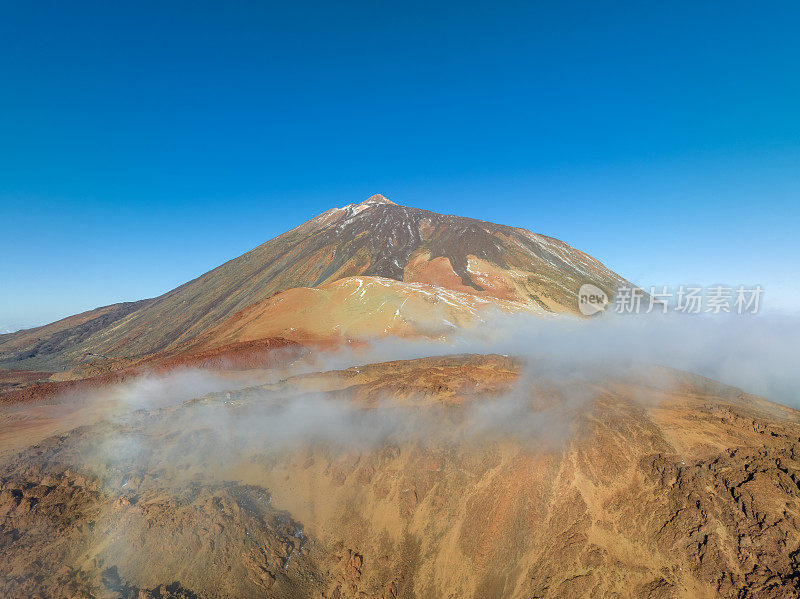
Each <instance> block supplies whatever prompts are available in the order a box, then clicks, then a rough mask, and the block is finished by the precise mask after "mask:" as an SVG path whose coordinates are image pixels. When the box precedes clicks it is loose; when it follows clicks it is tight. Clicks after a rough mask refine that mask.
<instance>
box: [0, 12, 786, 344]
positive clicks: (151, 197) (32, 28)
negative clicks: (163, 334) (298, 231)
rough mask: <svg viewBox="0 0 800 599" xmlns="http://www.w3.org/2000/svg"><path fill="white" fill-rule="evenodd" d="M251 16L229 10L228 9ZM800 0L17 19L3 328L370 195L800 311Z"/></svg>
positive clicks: (2, 220)
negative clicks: (723, 286)
mask: <svg viewBox="0 0 800 599" xmlns="http://www.w3.org/2000/svg"><path fill="white" fill-rule="evenodd" d="M234 4H235V5H234ZM798 22H800V5H798V4H797V3H789V2H787V3H770V2H767V3H752V2H748V3H744V2H726V3H722V2H706V3H698V2H691V3H689V2H686V3H683V2H670V3H614V4H613V5H612V4H604V3H598V2H552V3H538V2H530V1H529V2H502V3H480V4H477V3H464V2H459V3H438V4H435V5H433V6H432V5H431V3H414V2H403V3H387V2H347V3H308V2H305V3H304V2H295V3H271V2H252V3H248V2H241V3H223V2H215V3H210V2H202V1H201V2H190V3H189V2H186V3H181V2H171V3H148V2H137V3H110V2H97V3H82V2H76V3H70V4H68V5H67V4H64V3H61V2H39V3H30V2H21V1H6V2H3V3H2V4H1V5H0V86H2V87H0V91H1V92H2V93H0V227H1V229H0V230H1V231H2V235H1V236H0V250H2V256H3V258H2V260H1V261H0V281H2V293H0V329H3V328H6V329H7V328H15V327H19V326H23V325H34V324H41V323H44V322H47V321H51V320H54V319H56V318H59V317H62V316H66V315H68V314H72V313H75V312H79V311H82V310H86V309H90V308H93V307H96V306H99V305H105V304H109V303H113V302H117V301H123V300H134V299H140V298H143V297H152V296H155V295H158V294H160V293H163V292H165V291H167V290H169V289H171V288H173V287H175V286H177V285H179V284H181V283H183V282H185V281H186V280H188V279H191V278H193V277H196V276H197V275H199V274H202V273H203V272H205V271H207V270H209V269H211V268H212V267H214V266H216V265H218V264H220V263H222V262H224V261H226V260H228V259H230V258H233V257H235V256H237V255H239V254H241V253H243V252H245V251H247V250H249V249H252V248H253V247H254V246H256V245H258V244H259V243H261V242H263V241H265V240H267V239H269V238H271V237H273V236H275V235H277V234H279V233H281V232H283V231H284V230H286V229H288V228H291V227H293V226H295V225H297V224H298V223H300V222H302V221H304V220H306V219H308V218H310V217H312V216H314V215H315V214H317V213H319V212H322V211H324V210H326V209H328V208H330V207H332V206H341V205H344V204H347V203H350V202H358V201H360V200H362V199H364V198H366V197H367V196H369V195H372V194H373V193H383V194H384V195H386V196H387V197H389V198H390V199H392V200H394V201H396V202H398V203H401V204H406V205H410V206H418V207H423V208H427V209H430V210H435V211H437V212H446V213H455V214H460V215H464V216H472V217H477V218H483V219H486V220H490V221H494V222H501V223H506V224H512V225H517V226H523V227H526V228H529V229H531V230H534V231H536V232H540V233H545V234H548V235H553V236H555V237H558V238H561V239H564V240H565V241H567V242H569V243H571V244H573V245H574V246H576V247H578V248H580V249H582V250H584V251H586V252H588V253H590V254H592V255H594V256H595V257H597V258H598V259H600V260H602V261H603V262H605V263H606V264H607V265H608V266H609V267H611V268H612V269H614V270H616V271H617V272H619V273H620V274H622V275H623V276H626V277H628V278H630V279H632V280H634V281H635V282H637V283H639V284H642V285H650V284H656V285H661V284H680V283H686V284H695V283H698V284H716V283H731V284H739V283H746V284H754V283H760V284H762V285H763V286H764V288H765V294H764V302H765V305H766V306H769V305H770V304H771V305H772V306H773V307H780V308H782V309H789V310H796V309H798V308H800V299H798V298H800V283H798V282H797V281H795V280H793V279H794V277H796V275H797V273H798V268H797V266H796V261H797V257H798V254H799V253H800V251H799V250H800V242H798V230H800V229H799V228H798V225H800V168H799V167H800V109H798V107H800V75H799V73H800V69H798V65H800V35H798V30H797V23H798Z"/></svg>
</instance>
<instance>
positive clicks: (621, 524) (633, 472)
mask: <svg viewBox="0 0 800 599" xmlns="http://www.w3.org/2000/svg"><path fill="white" fill-rule="evenodd" d="M550 373H552V369H551V368H549V367H548V366H547V365H546V364H545V365H543V366H542V367H541V368H537V367H536V364H535V363H530V362H528V363H525V362H520V361H517V360H515V359H513V358H508V357H503V356H476V355H463V356H447V357H437V358H423V359H417V360H404V361H396V362H386V363H382V364H372V365H366V366H360V367H357V368H355V367H354V368H349V369H346V370H340V371H328V372H311V373H307V374H304V375H299V376H294V377H289V378H283V379H281V380H280V381H277V382H275V383H271V384H268V385H262V386H258V387H251V388H246V389H241V390H232V392H221V393H216V394H211V395H206V396H204V397H201V398H198V399H193V400H189V401H186V402H184V403H181V404H179V405H174V406H167V407H164V408H148V409H140V407H141V406H139V404H137V405H136V408H137V409H136V412H135V413H131V414H126V413H125V412H121V413H118V414H115V417H114V418H107V419H106V420H104V421H98V419H97V418H95V417H94V415H95V414H94V412H93V409H92V406H91V402H87V403H84V404H73V405H72V406H65V409H70V408H71V409H73V410H80V409H83V410H84V411H85V412H86V413H85V414H84V415H83V416H81V415H80V414H78V415H75V416H74V418H73V419H72V420H71V422H72V424H71V425H70V426H69V427H68V428H67V430H64V429H62V428H61V426H62V423H63V419H62V420H60V421H59V420H58V419H52V418H50V419H49V420H48V419H47V418H46V416H47V415H46V414H43V413H41V412H40V411H39V410H40V408H39V406H36V405H27V406H24V407H22V408H21V409H19V410H17V411H12V412H7V413H5V414H4V417H3V418H2V420H0V464H1V465H2V468H3V473H4V474H3V477H2V480H1V481H0V549H2V550H0V595H2V596H5V597H31V598H34V597H43V596H46V597H130V598H131V599H132V598H134V597H146V598H156V597H160V598H162V599H163V598H164V597H197V598H200V597H202V598H216V597H274V598H282V597H293V598H295V597H314V598H319V597H328V598H331V599H332V598H339V599H348V598H352V599H356V598H361V597H380V598H383V599H422V598H428V597H474V598H480V599H494V598H497V599H500V598H516V597H519V598H526V599H528V598H531V597H548V598H565V599H572V598H574V597H636V598H647V599H665V598H672V597H675V598H686V599H690V598H691V599H698V598H708V599H711V598H712V597H730V598H731V599H733V598H742V597H759V598H774V599H778V598H787V597H797V596H798V592H797V589H798V571H800V527H798V521H800V486H798V482H797V481H798V480H799V479H800V459H798V456H799V455H800V443H798V439H800V414H798V412H796V411H795V410H791V409H789V408H784V407H781V406H777V405H775V404H771V403H769V402H767V401H765V400H762V399H760V398H757V397H753V396H749V395H746V394H744V393H743V392H741V391H740V390H738V389H734V388H731V387H727V386H725V385H722V384H719V383H715V382H713V381H709V380H707V379H702V378H701V377H698V376H694V375H689V374H685V373H678V372H672V371H664V370H662V369H653V370H652V371H650V370H648V371H645V372H641V373H635V372H633V371H628V372H626V373H625V374H624V375H621V376H616V377H606V376H599V377H592V376H588V377H587V373H586V372H579V373H573V374H577V376H570V375H566V376H565V371H564V370H560V371H559V373H558V376H557V377H551V376H550ZM509 399H513V401H512V402H511V403H509ZM145 405H147V404H145ZM303 406H307V408H306V409H303ZM107 408H108V401H107V400H105V399H104V400H103V401H102V402H100V403H99V405H98V406H95V407H94V410H101V409H107ZM475 410H477V412H476V411H475ZM470 415H472V416H473V417H471V416H470ZM476 415H477V416H480V417H479V418H477V419H475V418H474V416H476ZM37 421H39V422H42V421H44V422H43V423H42V426H44V427H49V430H50V432H49V434H47V433H45V432H42V435H41V436H42V437H43V438H39V437H37V438H35V439H34V438H32V437H31V434H30V425H31V422H37ZM476 427H477V428H476ZM70 428H71V429H72V430H69V429H70ZM20 444H21V447H20ZM170 589H172V590H170ZM181 589H183V591H181ZM167 591H169V593H168V592H167Z"/></svg>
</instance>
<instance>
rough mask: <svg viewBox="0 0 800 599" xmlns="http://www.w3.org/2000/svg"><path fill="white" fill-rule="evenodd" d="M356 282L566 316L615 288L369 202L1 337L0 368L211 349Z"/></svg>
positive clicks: (503, 235) (468, 222) (509, 245)
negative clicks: (167, 283) (140, 296)
mask: <svg viewBox="0 0 800 599" xmlns="http://www.w3.org/2000/svg"><path fill="white" fill-rule="evenodd" d="M358 276H367V277H380V278H383V279H391V280H394V281H398V282H402V283H418V284H422V285H428V286H430V289H433V288H442V289H446V290H451V291H456V292H460V293H463V294H469V295H472V296H475V297H477V298H485V299H488V300H490V302H495V301H496V300H502V301H506V302H515V303H523V304H525V305H527V306H528V307H529V308H530V309H531V310H534V311H541V312H575V311H576V300H575V298H576V294H577V290H578V288H579V287H580V285H581V284H583V283H585V282H591V283H594V284H595V285H597V286H598V287H600V288H602V289H604V290H606V291H607V292H609V293H611V292H613V290H614V289H615V288H616V287H617V286H618V285H619V284H620V282H622V281H623V279H622V278H621V277H620V276H619V275H617V274H615V273H613V272H612V271H610V270H608V269H607V268H606V267H604V266H603V265H602V264H601V263H600V262H598V261H597V260H595V259H594V258H592V257H590V256H588V255H587V254H584V253H583V252H580V251H579V250H576V249H574V248H572V247H571V246H569V245H568V244H566V243H563V242H561V241H558V240H556V239H553V238H550V237H546V236H543V235H538V234H535V233H532V232H530V231H527V230H525V229H520V228H515V227H509V226H505V225H497V224H493V223H488V222H484V221H480V220H476V219H471V218H465V217H460V216H451V215H442V214H437V213H435V212H430V211H427V210H421V209H418V208H409V207H405V206H399V205H397V204H394V203H393V202H390V201H389V200H387V199H386V198H384V197H383V196H372V197H371V198H369V199H368V200H366V201H364V202H361V203H360V204H355V205H354V204H351V205H349V206H346V207H344V208H335V209H332V210H329V211H327V212H325V213H323V214H320V215H319V216H317V217H315V218H313V219H311V220H310V221H307V222H305V223H303V224H301V225H300V226H298V227H296V228H294V229H292V230H290V231H287V232H286V233H283V234H282V235H279V236H278V237H276V238H274V239H271V240H270V241H267V242H266V243H264V244H262V245H260V246H258V247H257V248H255V249H253V250H252V251H250V252H247V253H246V254H243V255H242V256H240V257H238V258H235V259H234V260H231V261H229V262H226V263H225V264H223V265H221V266H219V267H217V268H215V269H214V270H211V271H209V272H208V273H206V274H204V275H202V276H200V277H198V278H197V279H194V280H193V281H190V282H188V283H186V284H184V285H181V286H180V287H178V288H176V289H174V290H172V291H170V292H168V293H165V294H164V295H162V296H160V297H157V298H154V299H152V300H143V301H141V302H136V303H128V304H118V305H116V306H110V307H107V308H103V309H98V310H97V311H93V312H89V313H85V314H83V315H78V316H76V317H71V318H72V319H74V320H75V321H76V322H79V324H76V325H74V326H66V328H64V326H60V327H55V328H53V327H54V325H47V326H46V327H40V328H39V329H37V330H35V331H20V332H18V333H12V334H10V335H2V336H0V366H2V367H4V368H12V369H44V370H47V369H51V370H61V369H64V368H68V367H71V366H73V365H74V364H76V363H77V362H78V361H80V360H81V359H82V358H83V357H84V356H85V355H86V354H87V353H89V354H100V355H103V356H109V357H123V356H142V355H148V354H152V353H154V352H163V351H168V350H174V351H177V350H179V349H180V348H183V347H185V346H186V345H187V344H192V343H195V342H196V340H197V339H198V338H200V337H202V336H203V335H206V338H207V339H210V337H208V332H209V331H211V330H212V329H214V328H215V327H219V326H220V325H222V324H223V323H224V322H226V321H227V320H229V319H231V318H232V317H234V316H235V315H237V314H238V313H239V312H241V311H242V310H245V309H246V308H249V307H251V306H253V305H255V304H258V303H259V302H263V301H265V300H268V299H269V298H271V297H273V296H275V295H276V294H279V293H281V292H285V291H287V290H290V289H294V288H301V287H319V286H324V285H327V284H330V283H333V282H335V281H339V280H342V279H347V278H349V277H358ZM498 303H502V302H498ZM315 309H317V310H321V309H324V307H322V306H317V307H316V308H315ZM94 313H96V314H94ZM368 316H369V314H368V313H367V312H364V313H363V314H360V315H359V318H361V317H368ZM66 320H67V321H69V319H66ZM61 322H62V323H65V322H66V321H61ZM66 324H67V325H69V322H66ZM285 328H286V329H287V330H288V329H291V328H293V327H291V326H287V327H285ZM295 328H296V327H295ZM411 332H413V331H411ZM226 338H227V339H228V341H231V339H230V335H228V336H227V337H226ZM238 340H239V339H233V341H238Z"/></svg>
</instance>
